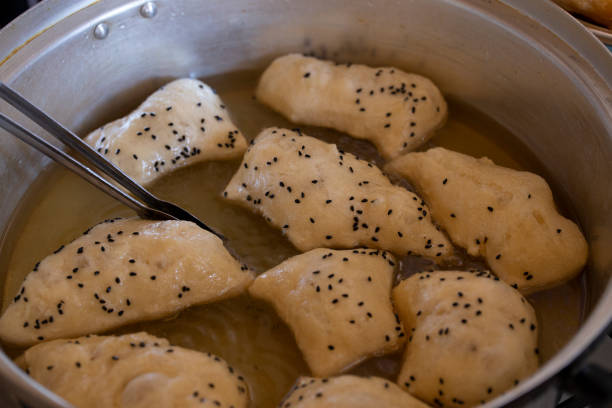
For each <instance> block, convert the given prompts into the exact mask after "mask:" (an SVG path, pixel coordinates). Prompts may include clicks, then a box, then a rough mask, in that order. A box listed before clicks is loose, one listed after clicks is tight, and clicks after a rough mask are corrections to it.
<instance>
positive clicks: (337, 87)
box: [255, 54, 447, 159]
mask: <svg viewBox="0 0 612 408" xmlns="http://www.w3.org/2000/svg"><path fill="white" fill-rule="evenodd" d="M255 95H256V97H257V100H259V101H261V102H263V103H265V104H266V105H268V106H269V107H271V108H272V109H274V110H275V111H277V112H280V113H281V114H283V115H284V116H286V117H287V118H289V120H291V121H293V122H296V123H303V124H307V125H315V126H324V127H330V128H333V129H336V130H339V131H341V132H346V133H348V134H350V135H351V136H353V137H356V138H358V139H367V140H369V141H370V142H372V143H373V144H374V145H375V146H376V148H377V149H378V151H379V152H380V154H381V155H382V156H383V157H384V158H386V159H389V158H393V157H395V156H398V155H399V154H401V153H402V152H407V151H412V150H414V149H416V148H417V147H419V146H421V145H422V144H424V143H425V142H426V141H427V140H429V139H430V138H431V137H432V136H433V133H434V131H435V130H436V129H438V128H440V127H441V126H442V125H443V123H444V120H445V118H446V111H447V108H446V102H445V101H444V98H443V97H442V94H441V93H440V91H439V90H438V88H436V86H435V85H434V84H433V83H432V82H431V81H430V80H429V79H427V78H424V77H422V76H420V75H415V74H408V73H406V72H404V71H401V70H399V69H397V68H370V67H367V66H365V65H353V64H342V65H338V64H336V63H334V62H331V61H322V60H319V59H316V58H312V57H304V56H302V55H299V54H290V55H286V56H284V57H280V58H277V59H276V60H274V61H273V62H272V64H270V66H269V67H268V69H266V71H265V72H264V73H263V75H262V76H261V79H260V81H259V85H258V87H257V90H256V93H255Z"/></svg>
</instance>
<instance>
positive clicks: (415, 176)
mask: <svg viewBox="0 0 612 408" xmlns="http://www.w3.org/2000/svg"><path fill="white" fill-rule="evenodd" d="M387 170H389V171H390V172H396V173H399V174H400V175H402V176H404V177H406V178H407V179H408V180H410V181H411V182H412V183H413V184H414V186H415V187H416V189H417V191H418V192H419V193H421V194H422V195H423V197H424V198H425V200H426V201H427V202H428V203H429V205H430V206H431V211H432V214H433V217H434V219H435V220H436V221H437V222H438V223H440V225H442V227H444V229H445V230H446V232H447V233H448V235H449V236H450V238H451V239H452V240H453V242H454V243H455V244H456V245H459V246H461V247H463V248H466V249H467V252H468V253H469V254H470V255H472V256H481V257H484V258H485V259H486V260H487V262H488V264H489V267H490V268H491V269H492V270H493V272H495V274H496V275H497V276H499V277H500V278H501V279H503V280H504V281H506V282H507V283H508V284H510V285H512V286H513V287H515V288H518V289H520V290H521V292H523V293H529V292H535V291H538V290H542V289H546V288H550V287H552V286H556V285H559V284H561V283H563V282H565V281H568V280H570V279H572V278H574V277H575V276H576V275H578V273H579V272H580V271H581V270H582V268H583V267H584V265H585V263H586V259H587V253H588V247H587V243H586V241H585V239H584V237H583V235H582V233H581V232H580V230H579V229H578V227H577V226H576V224H574V223H573V222H572V221H570V220H568V219H566V218H563V217H562V216H561V215H559V213H558V212H557V209H556V208H555V203H554V201H553V196H552V193H551V191H550V188H549V187H548V185H547V184H546V182H545V181H544V179H542V178H541V177H539V176H537V175H535V174H532V173H528V172H524V171H516V170H512V169H508V168H504V167H501V166H496V165H495V164H493V162H492V161H491V160H489V159H487V158H482V159H475V158H473V157H470V156H466V155H464V154H460V153H456V152H453V151H450V150H445V149H443V148H435V149H431V150H428V151H427V152H424V153H410V154H407V155H405V156H403V157H400V158H398V159H396V160H394V161H393V162H391V163H390V164H389V165H388V166H387Z"/></svg>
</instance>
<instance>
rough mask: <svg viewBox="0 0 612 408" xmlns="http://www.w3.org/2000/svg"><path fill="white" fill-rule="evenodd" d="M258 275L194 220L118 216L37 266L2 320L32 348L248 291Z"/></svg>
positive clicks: (14, 338) (8, 332)
mask: <svg viewBox="0 0 612 408" xmlns="http://www.w3.org/2000/svg"><path fill="white" fill-rule="evenodd" d="M252 281H253V274H252V272H251V271H249V270H248V268H246V266H240V264H239V263H238V261H236V260H235V259H234V258H232V256H231V255H230V254H229V253H228V252H227V250H226V249H225V247H224V246H223V243H222V241H221V240H220V239H219V238H217V237H216V236H215V235H213V234H211V233H209V232H207V231H205V230H203V229H201V228H199V227H198V226H197V225H195V224H193V223H191V222H187V221H145V220H140V219H125V220H121V219H111V220H107V221H105V222H104V223H102V224H99V225H97V226H95V227H93V228H91V229H90V230H88V231H86V232H85V234H84V235H82V236H81V237H79V238H77V239H75V240H74V241H72V242H71V243H69V244H67V245H66V246H61V247H60V248H59V249H58V250H57V251H55V252H54V253H53V254H52V255H49V256H48V257H46V258H45V259H43V260H42V261H41V262H39V263H37V264H36V266H34V270H33V271H32V272H30V273H29V274H28V275H27V276H26V278H25V281H24V282H23V285H22V286H21V289H20V290H19V292H18V293H17V295H16V296H15V298H14V299H13V302H12V303H11V304H10V305H9V306H8V308H7V309H6V311H5V312H4V314H3V315H2V317H1V318H0V338H2V340H4V341H6V342H9V343H12V344H17V345H31V344H33V343H37V342H40V341H43V340H50V339H57V338H66V337H73V336H79V335H84V334H90V333H99V332H102V331H104V330H108V329H111V328H115V327H118V326H122V325H125V324H128V323H133V322H136V321H142V320H153V319H156V318H160V317H163V316H167V315H170V314H172V313H175V312H178V311H179V310H182V309H185V308H187V307H189V306H192V305H195V304H203V303H210V302H214V301H218V300H222V299H227V298H229V297H232V296H236V295H238V294H240V293H242V292H244V291H245V290H246V288H247V286H248V285H249V284H250V283H251V282H252Z"/></svg>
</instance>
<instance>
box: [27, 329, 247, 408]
mask: <svg viewBox="0 0 612 408" xmlns="http://www.w3.org/2000/svg"><path fill="white" fill-rule="evenodd" d="M22 361H23V363H24V365H25V368H26V369H27V370H28V372H29V373H30V376H32V378H34V379H35V380H36V381H38V382H39V383H41V384H42V385H44V386H45V387H47V388H49V389H50V390H51V391H53V392H55V393H57V394H58V395H59V396H61V397H62V398H64V399H66V400H67V401H68V402H70V403H71V404H73V405H74V406H76V407H81V408H128V407H129V408H156V407H159V408H172V407H175V408H183V407H203V406H204V407H225V408H230V407H234V408H246V407H247V406H248V401H249V398H248V389H247V387H246V384H245V382H244V380H243V379H242V377H241V376H240V374H239V373H237V372H236V371H235V369H234V368H233V367H230V366H229V365H228V364H227V363H226V362H225V361H223V360H222V359H220V358H219V357H217V356H214V355H212V354H210V353H208V354H204V353H199V352H196V351H192V350H188V349H184V348H181V347H174V346H170V345H169V344H168V341H167V340H165V339H160V338H157V337H153V336H151V335H149V334H147V333H135V334H127V335H124V336H118V337H115V336H101V337H98V336H88V337H81V338H78V339H75V340H54V341H50V342H46V343H43V344H39V345H37V346H34V347H32V348H30V349H28V350H26V352H25V354H24V356H23V359H22Z"/></svg>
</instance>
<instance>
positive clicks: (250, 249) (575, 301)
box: [0, 71, 586, 407]
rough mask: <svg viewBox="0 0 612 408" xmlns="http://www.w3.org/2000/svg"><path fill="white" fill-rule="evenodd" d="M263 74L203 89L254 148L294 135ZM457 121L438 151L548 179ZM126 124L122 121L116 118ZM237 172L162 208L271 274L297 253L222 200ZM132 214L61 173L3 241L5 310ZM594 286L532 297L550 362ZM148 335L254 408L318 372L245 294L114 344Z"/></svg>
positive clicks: (356, 149)
mask: <svg viewBox="0 0 612 408" xmlns="http://www.w3.org/2000/svg"><path fill="white" fill-rule="evenodd" d="M259 74H260V73H259V72H251V71H249V72H236V73H229V74H224V75H221V76H216V77H211V78H206V79H205V82H206V83H208V84H209V85H210V86H212V87H213V88H214V89H216V90H217V92H218V93H219V95H220V96H221V98H222V99H223V100H224V102H225V103H226V105H227V106H228V109H229V111H230V113H231V115H232V117H233V119H234V121H235V123H236V125H237V126H238V127H239V128H240V129H241V131H242V132H243V133H244V134H245V135H246V136H247V138H253V137H254V136H256V135H257V134H258V133H259V131H260V130H261V129H263V128H265V127H268V126H282V127H289V128H293V127H295V124H292V123H290V122H288V121H287V120H286V119H284V118H283V117H281V116H280V115H277V114H275V113H274V112H272V111H270V110H269V109H267V108H266V107H264V106H263V105H261V104H259V103H258V102H257V101H255V100H254V98H253V96H252V95H253V90H254V86H255V84H256V83H257V78H258V76H259ZM144 97H145V95H143V99H144ZM449 111H450V115H449V119H448V121H447V123H446V125H445V126H444V127H443V128H442V129H441V130H440V131H438V133H437V134H436V136H435V137H434V138H433V139H432V141H431V142H430V143H429V145H430V146H433V145H437V146H443V147H446V148H449V149H452V150H456V151H460V152H463V153H467V154H470V155H473V156H477V157H480V156H483V155H486V156H488V157H489V158H491V159H492V160H493V161H495V162H496V163H497V164H500V165H503V166H507V167H511V168H515V169H524V170H529V171H533V172H536V173H538V174H541V175H543V176H546V174H545V173H544V172H543V171H542V169H541V167H540V166H539V165H538V163H537V161H536V160H535V158H534V157H533V156H532V155H531V154H530V152H529V151H527V150H526V149H525V148H524V147H523V146H522V145H520V144H519V143H518V142H517V140H516V139H515V138H514V137H513V136H512V135H511V134H509V133H508V132H507V131H506V130H504V129H503V128H501V127H500V126H499V125H497V124H496V123H495V122H493V121H491V120H490V119H488V118H487V117H486V116H483V115H482V114H480V113H478V112H475V111H473V110H471V109H469V108H467V107H465V106H463V105H461V104H458V103H456V102H454V101H452V100H451V101H449ZM126 113H127V112H117V114H116V117H119V116H121V115H123V114H126ZM301 128H302V129H303V130H304V131H305V132H306V133H307V134H309V135H311V136H316V137H318V138H320V139H323V140H325V141H328V142H333V143H336V144H338V145H339V146H340V147H341V148H343V149H344V150H346V151H349V152H352V153H355V154H357V155H358V156H360V157H361V158H364V159H367V160H373V161H375V162H376V163H377V164H379V165H380V164H382V163H383V161H382V159H381V158H380V157H379V156H378V155H377V153H376V150H375V149H374V147H373V146H372V145H371V144H370V143H368V142H364V141H359V140H355V139H352V138H350V137H348V136H346V135H342V134H340V133H337V132H334V131H330V130H326V129H321V128H310V127H301ZM239 163H240V162H239V161H231V162H209V163H201V164H198V165H195V166H191V167H187V168H183V169H180V170H178V171H176V172H174V173H173V174H171V175H168V176H167V177H164V178H163V179H161V180H159V181H158V182H157V183H156V184H155V185H154V186H153V187H152V188H151V190H152V191H153V193H154V194H156V195H158V196H159V197H160V198H162V199H167V200H170V201H173V202H175V203H177V204H179V205H180V206H183V207H185V208H187V209H188V210H189V211H191V212H193V213H194V214H195V215H196V216H198V217H199V218H200V219H202V220H203V221H204V222H205V223H207V224H208V225H210V226H211V227H213V228H214V229H216V230H218V231H219V232H221V233H222V234H223V235H225V236H226V237H227V238H228V246H229V247H230V248H231V250H232V251H233V252H234V253H235V254H237V255H238V256H239V257H240V258H241V261H242V262H244V263H247V264H248V265H249V266H251V267H252V268H253V269H254V270H256V271H257V272H258V273H261V272H263V271H265V270H267V269H269V268H271V267H273V266H275V265H277V264H279V263H280V262H282V261H283V260H285V259H287V258H289V257H291V256H293V255H296V254H297V253H298V251H297V250H296V249H295V248H294V247H293V246H292V245H291V244H290V243H289V242H288V240H286V239H285V238H284V237H283V236H282V234H281V233H280V232H279V231H278V230H276V229H275V228H273V227H271V226H269V225H268V224H267V223H266V222H265V221H264V220H263V218H261V217H259V216H257V215H254V214H252V213H250V212H249V211H248V210H246V209H242V208H239V207H237V206H234V205H230V204H228V203H226V202H224V201H223V200H222V199H221V195H220V194H221V192H222V191H223V188H224V187H225V186H226V184H227V183H228V182H229V180H230V178H231V176H232V175H233V173H234V172H235V170H236V169H237V167H238V165H239ZM396 181H398V182H400V183H401V184H404V185H406V183H405V182H401V181H399V180H396ZM553 190H554V186H553ZM557 199H559V197H557ZM561 204H563V202H561ZM133 215H134V214H133V212H131V211H130V210H129V209H127V208H125V207H124V206H122V205H121V204H118V203H117V202H115V201H114V200H113V199H111V198H110V197H107V196H106V195H104V194H103V193H101V192H99V191H98V190H96V189H95V188H94V187H92V186H90V185H89V184H87V183H86V182H84V181H82V180H81V179H79V178H78V177H77V176H75V175H72V174H71V173H69V172H67V171H66V170H63V169H61V168H58V167H56V166H51V167H50V168H49V169H48V170H47V171H45V172H44V173H43V174H42V175H41V176H40V177H39V179H38V180H37V182H35V183H34V184H33V186H32V187H31V189H30V191H29V192H28V194H27V195H26V197H25V198H24V200H23V202H22V205H21V207H20V208H19V209H18V211H17V213H16V216H15V217H14V222H13V224H12V225H11V226H10V228H9V230H8V231H7V233H6V239H5V240H4V242H2V247H1V248H0V250H1V251H0V267H2V268H3V269H4V270H6V271H8V273H7V274H6V280H5V282H4V291H3V297H2V309H3V310H4V308H6V306H7V304H8V303H9V302H10V300H11V299H12V297H13V296H14V294H15V293H16V291H17V290H18V288H19V287H20V285H21V282H22V281H23V279H24V277H25V275H26V274H27V273H28V272H29V271H30V270H31V269H32V267H33V265H34V264H35V263H36V261H38V260H40V259H42V258H44V257H45V256H47V255H48V254H50V253H51V252H52V251H54V250H55V249H56V248H57V247H59V246H60V245H61V244H63V243H66V242H69V241H71V240H72V239H74V238H75V237H77V236H79V235H80V234H81V233H82V232H83V231H84V230H85V229H87V228H88V227H90V226H92V225H95V224H96V223H98V222H100V221H101V220H103V219H105V218H110V217H115V216H133ZM432 266H433V264H432V263H430V262H428V261H425V260H422V259H418V258H414V257H408V258H404V259H403V261H402V262H401V269H400V272H399V276H401V277H404V276H408V275H410V274H411V273H414V272H416V271H419V270H423V269H426V268H431V267H432ZM453 267H454V268H460V267H463V268H465V267H480V268H485V267H486V266H485V265H484V264H483V263H482V262H481V261H479V260H475V259H472V258H469V257H467V256H465V254H463V255H461V256H460V257H459V258H458V261H457V265H453V266H448V268H453ZM584 280H585V274H583V275H582V277H581V278H579V279H576V280H574V281H572V282H570V283H568V284H565V285H562V286H560V287H558V288H555V289H552V290H548V291H544V292H540V293H538V294H535V295H531V296H529V300H530V301H531V303H532V304H533V305H534V307H535V309H536V312H537V314H538V320H539V332H540V339H539V343H540V344H539V348H540V351H541V358H542V361H545V360H547V359H549V358H550V357H552V356H553V355H554V354H555V353H556V352H557V351H558V350H559V349H560V348H561V347H563V346H564V345H565V344H566V343H567V341H568V340H569V339H570V338H571V336H573V334H574V333H575V332H576V331H577V330H578V328H579V326H580V322H581V320H582V317H583V312H584V304H585V300H586V299H585V297H586V291H585V288H586V286H585V284H584V283H585V282H584ZM139 330H144V331H147V332H149V333H151V334H153V335H157V336H160V337H166V338H168V339H169V340H170V342H171V343H173V344H176V345H178V346H183V347H187V348H191V349H195V350H200V351H207V352H212V353H215V354H217V355H219V356H220V357H222V358H224V359H225V360H227V361H228V362H229V363H230V364H231V365H232V366H234V367H235V368H236V369H238V370H239V371H241V372H242V373H243V374H244V376H245V379H246V380H247V383H248V384H249V388H250V393H251V396H252V398H253V405H254V406H256V407H272V406H275V405H276V404H278V402H279V401H280V400H281V398H282V396H283V395H284V394H285V393H286V392H287V391H288V390H289V388H290V387H291V385H292V384H293V382H294V381H295V379H296V378H297V377H298V376H299V375H307V374H308V373H309V371H308V367H307V366H306V364H305V362H304V361H303V358H302V356H301V353H300V352H299V350H298V349H297V346H296V343H295V340H294V338H293V335H292V334H291V332H290V330H289V329H288V327H287V326H286V325H285V324H284V323H283V322H282V321H281V320H280V319H279V318H278V317H277V316H276V314H275V313H274V311H273V310H272V308H271V307H269V306H268V305H265V304H263V303H262V302H260V301H256V300H253V299H250V298H249V297H248V296H246V295H244V296H241V297H238V298H236V299H230V300H226V301H223V302H219V303H215V304H211V305H203V306H197V307H192V308H190V309H188V310H186V311H183V312H181V313H178V314H177V315H175V316H171V317H169V318H166V319H163V320H160V321H153V322H143V323H139V324H135V325H131V326H127V327H123V328H121V329H119V330H114V331H112V332H111V333H115V334H119V333H129V332H134V331H139ZM5 351H7V352H8V353H9V355H11V356H13V357H16V356H17V355H19V354H20V353H21V352H22V351H23V350H22V349H15V348H11V347H10V346H6V347H5ZM400 365H401V354H400V353H398V354H395V355H391V356H385V357H379V358H373V359H370V360H368V361H365V362H364V363H362V364H360V365H359V366H357V367H354V368H353V369H352V370H351V372H352V373H356V374H360V375H379V376H383V377H387V378H390V379H394V378H395V376H396V375H397V373H398V371H399V368H400Z"/></svg>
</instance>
